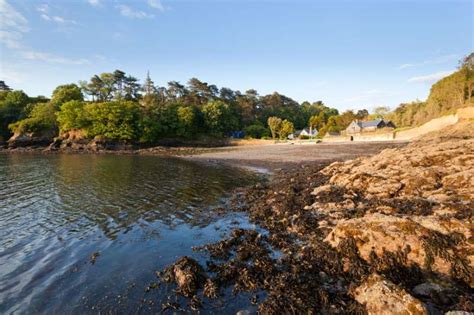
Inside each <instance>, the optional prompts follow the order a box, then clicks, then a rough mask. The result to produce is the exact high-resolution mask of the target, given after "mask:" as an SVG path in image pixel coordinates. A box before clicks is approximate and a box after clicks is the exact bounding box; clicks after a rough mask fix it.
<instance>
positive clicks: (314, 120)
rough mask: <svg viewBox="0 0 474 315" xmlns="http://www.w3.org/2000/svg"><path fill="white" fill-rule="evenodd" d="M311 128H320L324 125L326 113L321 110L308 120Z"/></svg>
mask: <svg viewBox="0 0 474 315" xmlns="http://www.w3.org/2000/svg"><path fill="white" fill-rule="evenodd" d="M308 125H309V128H310V130H311V131H312V130H313V129H316V130H319V129H321V128H322V127H323V126H324V114H323V113H322V112H321V113H319V115H317V116H311V117H310V118H309V121H308Z"/></svg>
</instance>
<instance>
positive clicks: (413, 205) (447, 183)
mask: <svg viewBox="0 0 474 315" xmlns="http://www.w3.org/2000/svg"><path fill="white" fill-rule="evenodd" d="M463 126H464V128H467V129H466V130H471V128H472V127H474V123H469V124H467V125H466V124H464V125H463ZM453 132H454V133H455V135H456V136H455V137H454V138H449V137H447V138H445V139H444V141H441V140H439V139H436V140H434V139H431V140H430V138H425V139H424V140H423V141H419V142H414V143H412V144H410V145H409V146H407V147H405V148H401V149H387V150H384V151H382V152H381V153H380V154H378V155H375V156H373V157H370V158H360V159H356V160H352V161H347V162H336V163H333V164H331V165H330V166H328V167H326V168H325V169H323V170H322V171H321V173H322V174H324V175H326V176H328V177H329V180H328V184H326V185H324V186H320V187H318V188H316V189H314V191H313V195H314V196H315V202H314V203H313V204H312V205H310V206H307V207H306V208H305V209H306V210H309V211H311V212H313V213H317V214H318V215H319V216H320V217H322V218H324V219H325V220H328V221H329V223H330V224H329V226H330V228H329V229H328V235H327V237H326V238H325V240H326V242H328V243H329V244H331V245H332V246H334V247H337V246H339V244H340V243H341V242H342V241H344V240H345V239H347V238H353V239H354V240H355V243H356V244H357V248H358V251H359V254H360V257H361V258H362V259H364V260H365V261H367V262H370V261H371V259H373V258H374V256H373V255H376V256H378V257H379V258H380V257H382V256H383V255H384V253H386V252H390V253H394V252H397V251H398V252H400V251H405V252H406V253H407V263H409V264H415V265H417V266H419V267H420V268H421V269H423V270H426V271H435V272H437V273H440V274H442V275H445V276H446V277H448V278H449V277H454V278H456V279H462V281H464V282H466V283H467V284H469V285H470V286H471V287H473V286H474V277H473V274H474V246H473V235H472V231H473V230H474V225H473V222H472V215H473V209H474V140H473V139H472V138H471V137H470V136H469V134H470V131H469V132H468V133H465V134H464V136H462V133H461V132H460V131H459V128H454V131H453Z"/></svg>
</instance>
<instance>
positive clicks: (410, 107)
mask: <svg viewBox="0 0 474 315" xmlns="http://www.w3.org/2000/svg"><path fill="white" fill-rule="evenodd" d="M473 65H474V53H471V54H469V55H468V56H466V57H465V58H464V59H463V60H462V62H461V64H460V66H459V69H458V71H456V72H454V73H453V74H451V75H449V76H447V77H445V78H443V79H441V80H439V81H438V82H436V83H435V84H433V86H432V87H431V90H430V94H429V96H428V99H427V100H426V102H420V101H416V102H413V103H408V104H400V106H398V107H397V108H396V109H395V110H394V111H393V112H391V113H390V114H388V115H387V116H386V118H388V119H390V120H392V121H393V122H394V123H395V124H396V125H397V127H412V126H418V125H421V124H424V123H425V122H427V121H429V120H431V119H433V118H436V117H439V116H442V115H446V114H449V113H453V112H455V111H456V110H457V109H458V108H462V107H466V106H473V105H474V98H473V96H474V66H473Z"/></svg>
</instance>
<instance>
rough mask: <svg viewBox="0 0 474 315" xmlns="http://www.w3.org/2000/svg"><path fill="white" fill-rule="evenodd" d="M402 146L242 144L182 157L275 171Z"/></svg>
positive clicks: (390, 144) (363, 144)
mask: <svg viewBox="0 0 474 315" xmlns="http://www.w3.org/2000/svg"><path fill="white" fill-rule="evenodd" d="M406 144H407V142H400V141H391V142H387V141H384V142H367V143H361V142H358V143H354V142H341V143H317V144H291V143H283V144H265V145H245V146H238V147H230V148H216V149H211V150H210V151H206V152H204V153H201V154H195V155H190V156H186V157H184V158H186V159H191V160H197V161H208V162H220V163H229V164H232V165H239V166H248V167H256V168H265V169H268V170H275V169H279V168H285V167H287V166H291V165H294V164H307V163H314V162H320V163H328V162H331V161H336V160H337V161H342V160H349V159H354V158H357V157H359V156H367V155H373V154H376V153H378V152H380V151H382V150H383V149H386V148H395V147H402V146H405V145H406Z"/></svg>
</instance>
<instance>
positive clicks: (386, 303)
mask: <svg viewBox="0 0 474 315" xmlns="http://www.w3.org/2000/svg"><path fill="white" fill-rule="evenodd" d="M354 298H355V300H356V301H357V302H359V303H361V304H363V305H364V306H365V307H366V309H367V312H368V314H369V315H371V314H374V315H379V314H400V315H402V314H403V315H409V314H411V315H423V314H429V313H428V310H427V308H426V306H425V305H424V304H423V303H422V302H421V301H420V300H418V299H416V298H414V297H413V296H411V295H410V294H409V293H408V292H406V291H405V290H403V289H402V288H400V287H398V286H396V285H395V284H393V283H392V282H390V281H388V280H386V279H384V278H383V277H382V276H380V275H378V274H372V275H371V276H370V277H369V278H368V279H367V281H366V282H364V283H363V284H362V285H361V286H359V287H357V288H356V289H355V290H354Z"/></svg>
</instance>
